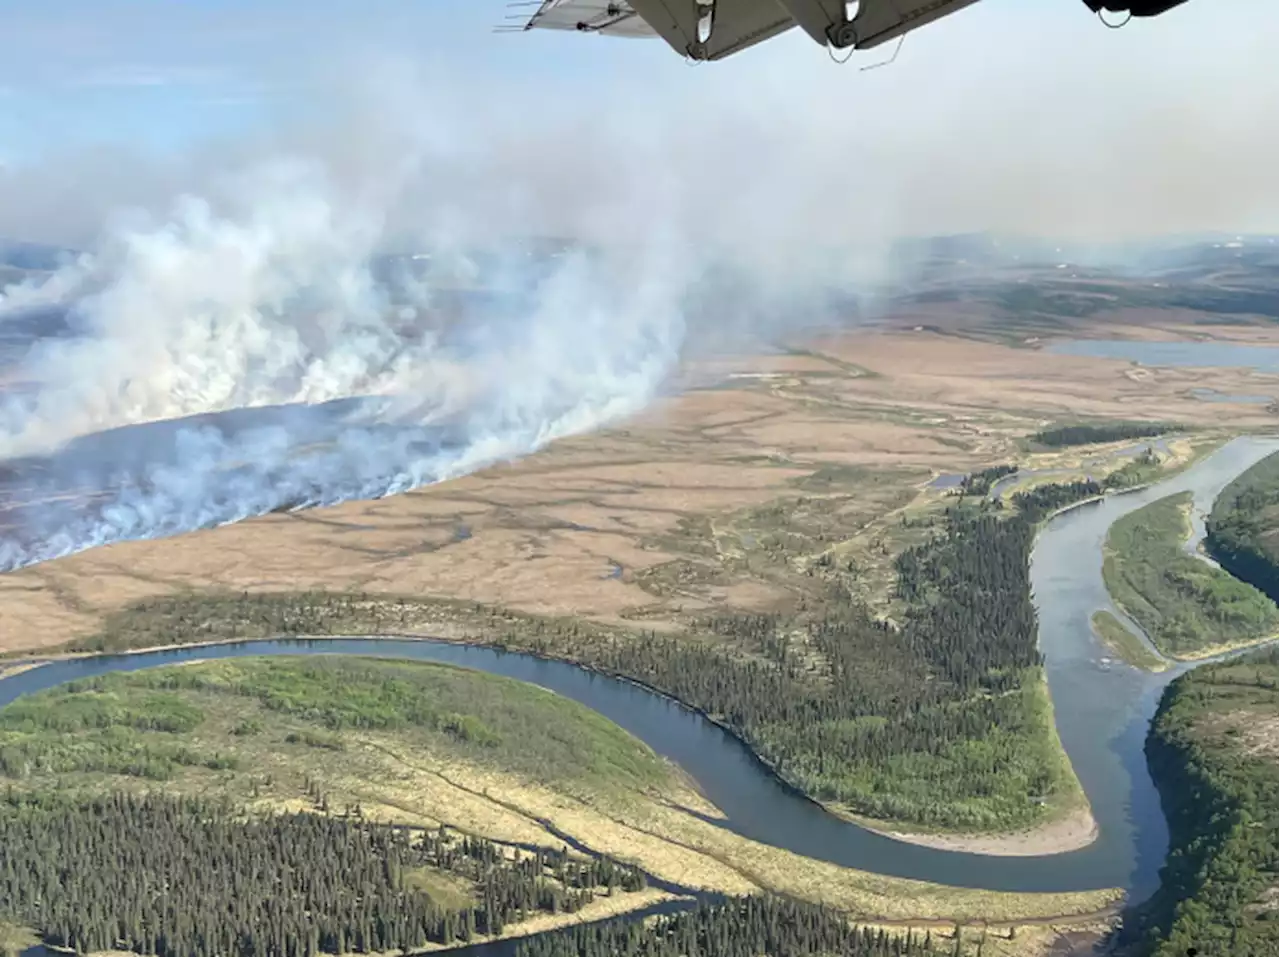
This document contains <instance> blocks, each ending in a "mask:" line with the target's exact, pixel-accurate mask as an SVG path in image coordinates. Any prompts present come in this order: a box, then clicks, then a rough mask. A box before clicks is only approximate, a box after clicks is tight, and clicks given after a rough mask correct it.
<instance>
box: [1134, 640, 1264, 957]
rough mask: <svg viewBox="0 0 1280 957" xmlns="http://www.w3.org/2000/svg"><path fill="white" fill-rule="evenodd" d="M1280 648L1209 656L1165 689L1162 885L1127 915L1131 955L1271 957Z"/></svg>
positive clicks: (1158, 722)
mask: <svg viewBox="0 0 1280 957" xmlns="http://www.w3.org/2000/svg"><path fill="white" fill-rule="evenodd" d="M1277 660H1278V659H1277V651H1276V649H1274V648H1272V649H1270V650H1268V651H1265V652H1254V653H1252V654H1250V655H1247V656H1244V657H1240V658H1236V659H1233V660H1230V661H1224V662H1221V663H1216V664H1207V665H1202V666H1200V667H1198V668H1196V669H1195V670H1194V671H1191V672H1188V673H1187V674H1185V675H1182V676H1181V677H1179V678H1178V679H1176V680H1175V681H1174V682H1173V683H1172V684H1170V685H1169V686H1168V688H1166V689H1165V692H1164V695H1163V697H1162V698H1161V701H1160V705H1159V708H1158V709H1157V711H1156V715H1155V718H1154V719H1153V720H1152V724H1151V730H1150V733H1149V734H1148V737H1147V744H1146V752H1147V762H1148V765H1149V767H1150V769H1151V775H1152V777H1153V778H1154V779H1155V782H1156V786H1157V787H1158V788H1159V790H1160V799H1161V804H1162V805H1163V807H1164V812H1165V816H1166V817H1167V818H1168V821H1169V832H1170V850H1169V855H1168V858H1167V860H1166V863H1165V865H1164V867H1163V868H1162V870H1161V872H1160V877H1161V885H1160V889H1159V891H1158V892H1157V893H1156V894H1155V896H1154V897H1153V898H1152V899H1151V900H1150V901H1149V902H1147V903H1146V904H1144V905H1142V906H1140V907H1138V908H1137V909H1136V910H1135V911H1133V912H1132V913H1130V914H1129V915H1127V916H1126V919H1125V924H1124V927H1123V928H1122V931H1121V933H1120V935H1119V938H1120V942H1121V943H1122V944H1124V945H1125V951H1124V952H1125V953H1126V954H1127V955H1129V957H1184V955H1186V954H1188V953H1191V952H1192V950H1191V948H1195V950H1196V951H1198V952H1199V953H1200V954H1203V955H1206V957H1214V955H1222V957H1273V955H1274V954H1275V953H1276V950H1277V947H1280V938H1278V937H1277V930H1276V926H1277V923H1276V922H1277V912H1276V886H1277V880H1278V879H1280V875H1278V874H1277V851H1276V847H1277V841H1280V833H1278V832H1277V804H1278V802H1280V795H1278V794H1277V785H1276V781H1277V766H1276V747H1277V736H1276V710H1277V704H1278V698H1277V691H1276V684H1277Z"/></svg>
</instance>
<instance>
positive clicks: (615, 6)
mask: <svg viewBox="0 0 1280 957" xmlns="http://www.w3.org/2000/svg"><path fill="white" fill-rule="evenodd" d="M535 2H536V0H535ZM976 2H977V0H540V2H537V10H536V11H535V12H534V13H533V15H532V16H531V17H529V19H528V20H527V22H525V23H524V24H523V25H522V26H516V27H515V30H517V31H523V30H535V29H547V30H573V31H576V32H578V33H603V34H605V35H606V36H625V37H655V36H656V37H661V38H662V39H663V40H665V41H666V42H667V45H668V46H670V47H671V49H673V50H674V51H675V52H677V53H679V54H680V55H681V56H687V57H690V58H691V59H694V60H722V59H724V58H725V57H727V56H731V55H733V54H734V53H737V52H739V51H741V50H745V49H746V48H747V47H750V46H753V45H755V44H757V43H760V42H761V41H763V40H768V39H770V38H771V37H774V36H777V35H778V34H779V33H782V32H784V31H786V30H790V29H791V28H792V27H796V26H798V27H800V28H801V29H802V30H804V32H805V33H807V34H808V35H809V37H810V38H812V39H813V40H814V41H815V42H817V43H819V44H822V45H823V46H828V45H829V46H831V47H834V48H835V49H838V50H844V49H849V48H853V49H855V50H869V49H871V48H872V47H876V46H879V45H880V44H882V43H884V42H886V41H888V40H894V39H897V38H898V37H902V36H905V35H906V34H907V33H910V32H911V31H912V30H916V29H919V28H920V27H923V26H925V25H927V24H929V23H932V22H934V21H935V20H938V19H941V18H942V17H945V16H948V15H950V14H952V13H955V12H957V11H959V10H962V9H964V8H965V7H967V6H969V5H970V4H973V3H976ZM1083 2H1084V4H1085V6H1086V7H1088V8H1089V10H1090V11H1092V12H1093V13H1100V11H1101V10H1103V9H1105V10H1108V11H1112V12H1118V11H1125V10H1127V11H1128V12H1129V14H1130V15H1131V16H1136V17H1151V16H1156V15H1158V14H1160V13H1164V12H1165V11H1166V10H1169V9H1171V8H1173V7H1175V6H1179V5H1180V4H1182V3H1184V2H1186V0H1083ZM517 5H519V4H517Z"/></svg>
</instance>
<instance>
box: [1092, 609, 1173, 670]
mask: <svg viewBox="0 0 1280 957" xmlns="http://www.w3.org/2000/svg"><path fill="white" fill-rule="evenodd" d="M1092 624H1093V631H1094V634H1096V635H1097V636H1098V638H1100V639H1101V640H1102V643H1103V644H1105V645H1106V646H1107V647H1108V648H1110V649H1111V650H1112V651H1113V652H1115V654H1116V655H1118V656H1119V657H1120V659H1121V660H1122V661H1126V662H1128V663H1129V664H1131V665H1133V666H1134V667H1135V668H1141V669H1142V670H1143V671H1165V670H1166V669H1168V667H1169V663H1168V662H1167V661H1165V660H1164V658H1162V657H1160V656H1159V655H1158V654H1156V653H1155V652H1154V651H1152V650H1151V649H1150V648H1148V647H1147V644H1146V642H1144V641H1143V640H1142V639H1141V638H1139V637H1138V636H1137V635H1135V634H1134V633H1133V632H1132V631H1130V630H1129V628H1128V627H1127V626H1126V625H1125V624H1124V622H1122V621H1121V620H1120V619H1119V618H1117V617H1116V616H1115V615H1113V614H1111V612H1109V611H1095V612H1094V613H1093V618H1092Z"/></svg>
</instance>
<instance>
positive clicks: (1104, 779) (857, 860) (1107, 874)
mask: <svg viewBox="0 0 1280 957" xmlns="http://www.w3.org/2000/svg"><path fill="white" fill-rule="evenodd" d="M1275 448H1276V440H1275V439H1274V438H1260V437H1250V436H1246V437H1240V438H1237V439H1234V440H1232V441H1231V442H1228V443H1227V444H1226V445H1224V446H1223V447H1221V448H1220V449H1218V450H1217V451H1215V452H1214V453H1213V454H1211V455H1209V456H1207V457H1206V458H1204V459H1202V460H1201V461H1200V462H1198V463H1196V464H1195V465H1193V466H1192V467H1191V468H1189V469H1187V470H1186V471H1185V472H1183V473H1182V474H1180V475H1177V476H1174V477H1172V478H1170V479H1168V480H1166V481H1164V482H1161V483H1159V484H1157V485H1154V486H1152V487H1150V488H1147V489H1144V490H1141V491H1138V492H1133V493H1129V494H1124V495H1114V496H1110V497H1108V498H1106V499H1104V500H1102V501H1100V502H1097V503H1093V504H1087V505H1084V506H1080V507H1077V508H1074V509H1071V510H1069V511H1067V512H1064V513H1063V514H1061V515H1059V516H1057V517H1055V518H1054V519H1052V520H1051V521H1050V522H1049V523H1048V525H1047V526H1046V527H1045V529H1044V530H1043V531H1042V532H1041V534H1040V536H1039V538H1038V539H1037V542H1036V545H1035V548H1034V551H1033V553H1032V560H1031V578H1032V587H1033V589H1034V595H1035V603H1036V606H1037V609H1038V611H1039V617H1040V644H1041V648H1042V650H1043V652H1044V655H1045V663H1046V670H1047V673H1048V680H1049V687H1050V690H1051V693H1052V696H1053V701H1054V707H1055V713H1056V722H1057V726H1058V731H1059V734H1060V736H1061V738H1062V742H1063V745H1064V746H1065V748H1066V750H1067V753H1068V755H1069V756H1070V758H1071V761H1072V764H1073V766H1074V767H1075V769H1076V773H1077V774H1078V775H1079V777H1080V780H1081V783H1082V784H1083V785H1084V789H1085V792H1086V793H1087V794H1088V797H1089V801H1090V803H1091V805H1092V808H1093V813H1094V816H1095V818H1096V820H1097V822H1098V826H1099V836H1098V839H1097V840H1096V841H1094V842H1093V843H1092V844H1091V845H1089V846H1088V847H1086V848H1082V849H1080V850H1077V851H1072V852H1069V853H1065V854H1057V855H1052V856H1043V857H993V856H985V855H976V854H966V853H958V852H954V851H943V850H936V849H932V848H926V847H920V846H916V845H911V844H905V843H902V842H899V841H895V840H893V839H891V838H888V837H885V836H882V835H879V834H875V833H873V832H871V831H868V830H866V829H864V828H861V827H858V826H857V825H855V824H851V823H848V822H845V821H842V820H840V819H838V818H836V817H834V816H833V815H831V814H828V813H827V812H826V811H824V810H823V809H822V808H820V807H819V806H817V805H816V804H814V803H812V802H811V801H809V800H807V799H806V798H804V797H803V796H802V795H800V794H799V793H797V792H796V791H794V790H793V789H791V788H789V787H788V786H787V785H785V784H783V783H782V782H781V781H779V780H778V779H777V778H776V777H775V776H774V775H773V774H772V773H770V772H769V771H768V769H767V768H765V767H764V766H763V765H762V764H761V763H760V762H759V761H758V760H757V759H756V758H755V757H754V755H753V754H752V753H751V752H750V751H749V750H748V749H747V748H746V747H745V746H744V745H742V744H741V743H739V742H738V741H737V740H736V739H735V738H733V737H732V736H730V735H729V734H727V733H725V732H724V731H722V730H721V729H720V728H718V727H717V726H715V725H714V724H712V723H711V722H709V721H707V720H705V719H704V718H702V717H700V716H699V715H696V714H694V713H692V712H690V711H688V710H686V709H684V708H682V707H681V706H679V705H677V704H675V703H673V702H671V701H669V700H668V699H666V698H663V697H661V696H659V695H656V694H653V693H651V692H649V691H646V690H644V689H642V688H639V687H637V686H635V685H632V684H629V683H627V682H625V681H619V680H616V679H613V678H609V677H605V676H601V675H597V674H593V673H591V672H588V671H585V670H583V669H581V668H578V667H576V666H573V665H569V664H565V663H562V662H556V661H547V660H543V659H539V658H536V657H532V656H529V655H522V654H518V653H512V652H501V651H496V650H493V649H488V648H482V647H474V646H469V645H458V644H451V643H448V642H439V641H428V640H409V639H401V638H333V639H307V640H274V641H246V642H240V643H236V644H226V645H214V646H203V647H189V648H180V649H172V650H164V651H150V652H141V653H136V654H127V655H100V656H93V657H85V658H75V659H63V660H57V661H53V662H49V663H47V664H44V665H42V666H40V667H38V668H35V669H32V670H29V671H25V672H21V673H19V674H17V675H14V676H13V677H10V678H6V679H4V680H3V681H0V706H3V705H4V704H7V703H8V702H10V701H13V700H14V699H15V698H17V697H18V696H19V695H23V694H30V693H32V692H35V691H40V690H42V689H45V688H50V687H53V686H55V685H58V684H61V683H63V682H66V681H70V680H72V679H75V678H83V677H89V676H92V675H100V674H105V673H107V672H112V671H134V670H138V669H141V668H149V667H155V666H158V665H166V664H173V663H176V662H181V661H189V660H192V659H196V658H201V659H205V658H229V657H241V656H247V655H281V654H290V655H296V654H321V653H332V654H358V655H377V656H382V657H393V658H408V659H414V660H420V661H438V662H446V663H450V664H455V665H461V666H464V667H468V668H474V669H477V670H480V671H485V672H489V673H492V674H497V675H503V676H506V677H510V678H516V679H519V680H522V681H529V682H533V683H534V684H538V685H541V686H542V687H545V688H549V689H550V690H552V691H555V692H557V693H559V694H562V695H565V696H566V697H570V698H573V699H574V700H575V701H578V702H580V703H582V704H584V705H586V706H587V707H590V708H593V709H595V710H596V711H599V712H600V713H601V714H603V715H605V716H606V717H607V718H609V719H610V720H612V721H614V722H616V723H617V724H618V725H620V726H621V727H623V728H625V729H626V730H627V731H629V732H631V733H632V734H634V735H635V736H636V737H638V738H640V739H641V740H642V741H644V742H645V743H647V744H648V745H649V746H650V747H651V748H653V749H654V750H655V751H656V752H658V753H659V754H662V755H664V756H666V757H668V758H670V759H671V760H672V761H674V762H675V763H676V764H678V765H680V767H681V768H683V769H684V770H685V771H686V772H687V773H688V774H689V775H690V776H691V777H692V778H693V779H694V780H696V781H697V783H698V785H699V787H700V788H701V789H702V791H703V792H704V793H705V794H706V796H707V797H708V798H709V799H710V800H711V801H712V802H713V803H714V804H716V805H717V806H718V807H719V808H720V809H721V810H722V811H723V812H724V814H725V816H726V819H727V820H726V822H725V823H724V824H723V825H722V826H725V827H727V828H729V829H730V830H732V831H735V832H737V833H739V834H741V835H743V836H745V837H748V838H751V839H753V840H756V841H760V842H762V843H766V844H771V845H774V846H778V847H783V848H786V849H788V850H791V851H794V852H796V853H798V854H802V855H805V856H807V857H813V858H817V859H820V860H825V861H830V862H832V863H836V864H840V865H843V866H847V867H854V868H859V869H862V870H867V871H875V872H879V873H883V874H889V875H893V876H896V877H906V878H915V879H919V880H927V881H936V882H940V883H945V884H953V885H959V886H964V887H977V888H986V889H990V890H1007V891H1073V890H1085V889H1091V888H1105V887H1122V888H1124V889H1125V890H1127V891H1128V892H1129V894H1130V895H1131V899H1132V898H1137V899H1140V898H1142V897H1144V896H1145V895H1146V894H1148V893H1150V892H1151V891H1152V890H1153V889H1154V887H1155V884H1156V876H1157V870H1158V868H1159V866H1160V864H1161V862H1162V861H1163V859H1164V854H1165V850H1166V846H1167V841H1168V834H1167V830H1166V827H1165V821H1164V816H1163V814H1162V813H1161V810H1160V805H1159V800H1158V796H1157V794H1156V791H1155V788H1154V786H1153V785H1152V783H1151V779H1150V776H1149V775H1148V773H1147V770H1146V762H1145V758H1144V755H1143V750H1142V746H1143V741H1144V739H1145V735H1146V730H1147V725H1148V723H1149V721H1150V718H1151V715H1152V713H1153V712H1154V709H1155V705H1156V702H1157V700H1158V698H1159V694H1160V691H1161V689H1162V688H1163V687H1164V685H1165V684H1167V683H1168V682H1169V681H1170V680H1171V679H1172V678H1173V677H1175V676H1176V675H1177V674H1179V673H1181V671H1183V670H1185V666H1179V667H1175V668H1172V669H1170V670H1169V671H1167V672H1164V673H1162V674H1148V673H1145V672H1140V671H1138V670H1136V669H1134V668H1131V667H1129V666H1128V665H1126V664H1124V663H1122V662H1120V661H1111V660H1110V658H1109V652H1108V651H1107V650H1106V649H1105V648H1104V647H1103V646H1102V645H1101V644H1100V643H1099V642H1098V641H1097V639H1096V638H1095V637H1094V635H1093V633H1092V630H1091V628H1090V624H1089V619H1090V615H1091V614H1092V612H1093V611H1094V610H1095V609H1098V608H1105V607H1109V604H1110V602H1109V598H1108V596H1107V592H1106V588H1105V586H1104V584H1103V581H1102V551H1101V549H1102V543H1103V540H1104V539H1105V536H1106V532H1107V529H1108V528H1109V527H1110V525H1111V523H1112V522H1114V521H1115V520H1116V519H1117V518H1119V517H1120V516H1121V515H1124V514H1126V513H1127V512H1130V511H1132V510H1134V509H1136V508H1140V507H1142V506H1143V505H1146V504H1148V503H1149V502H1152V501H1154V500H1155V499H1157V498H1161V497H1163V496H1166V495H1170V494H1173V493H1175V492H1181V491H1187V490H1189V491H1191V492H1192V493H1193V495H1194V497H1195V503H1196V508H1197V509H1198V510H1207V509H1208V507H1209V506H1210V505H1211V504H1212V502H1213V499H1214V498H1215V497H1216V496H1217V494H1218V492H1219V491H1220V490H1221V488H1222V487H1223V486H1224V485H1226V484H1227V483H1228V482H1229V481H1230V480H1231V479H1232V478H1234V477H1235V476H1236V475H1238V474H1239V473H1240V472H1242V471H1243V470H1244V469H1246V468H1248V467H1249V466H1250V465H1252V464H1253V463H1254V462H1256V461H1258V460H1259V459H1260V458H1262V457H1263V456H1265V455H1267V454H1269V453H1270V452H1272V451H1274V450H1275ZM477 952H479V951H477ZM485 952H486V953H490V952H491V951H488V950H486V951H485Z"/></svg>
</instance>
